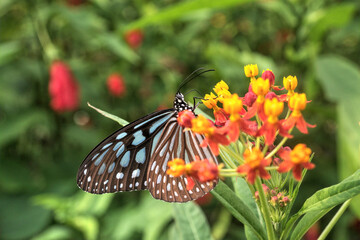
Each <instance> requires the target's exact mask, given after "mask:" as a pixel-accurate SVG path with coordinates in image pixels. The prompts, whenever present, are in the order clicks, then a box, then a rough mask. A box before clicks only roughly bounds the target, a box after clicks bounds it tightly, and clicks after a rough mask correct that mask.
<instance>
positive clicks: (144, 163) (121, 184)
mask: <svg viewBox="0 0 360 240" xmlns="http://www.w3.org/2000/svg"><path fill="white" fill-rule="evenodd" d="M175 115H176V112H175V111H174V110H173V109H168V110H163V111H158V112H155V113H152V114H149V115H147V116H145V117H143V118H140V119H138V120H136V121H134V122H132V123H130V124H128V125H126V126H125V127H123V128H121V129H119V130H118V131H116V132H115V133H113V134H112V135H110V136H109V137H108V138H106V139H105V140H104V141H102V142H101V143H100V144H99V145H98V146H96V147H95V148H94V149H93V150H92V151H91V152H90V153H89V155H88V156H87V157H86V158H85V160H84V161H83V163H82V164H81V166H80V168H79V171H78V174H77V184H78V186H79V187H80V188H81V189H83V190H84V191H86V192H90V193H94V194H102V193H111V192H119V191H134V190H143V189H147V185H148V184H147V179H146V175H147V169H148V166H149V162H150V158H151V156H152V152H153V150H154V149H155V146H156V145H157V143H158V141H159V140H160V136H161V134H162V132H163V129H164V126H165V125H166V124H167V122H168V121H169V119H170V118H172V117H173V116H175Z"/></svg>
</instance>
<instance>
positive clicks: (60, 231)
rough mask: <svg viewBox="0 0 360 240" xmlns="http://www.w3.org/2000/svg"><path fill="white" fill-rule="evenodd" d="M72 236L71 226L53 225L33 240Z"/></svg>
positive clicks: (54, 239)
mask: <svg viewBox="0 0 360 240" xmlns="http://www.w3.org/2000/svg"><path fill="white" fill-rule="evenodd" d="M72 238H73V231H72V230H71V229H70V228H68V227H65V226H61V225H53V226H51V227H49V228H47V229H46V230H45V231H43V232H42V233H40V234H39V235H37V236H35V237H33V238H32V240H58V239H72Z"/></svg>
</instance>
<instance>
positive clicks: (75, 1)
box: [66, 0, 86, 6]
mask: <svg viewBox="0 0 360 240" xmlns="http://www.w3.org/2000/svg"><path fill="white" fill-rule="evenodd" d="M66 2H67V4H68V5H69V6H79V5H81V4H83V3H85V2H86V0H67V1H66Z"/></svg>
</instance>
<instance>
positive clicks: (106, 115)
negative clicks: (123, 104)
mask: <svg viewBox="0 0 360 240" xmlns="http://www.w3.org/2000/svg"><path fill="white" fill-rule="evenodd" d="M88 106H89V107H91V108H93V109H95V110H96V111H97V112H98V113H100V114H102V115H104V116H105V117H107V118H110V119H111V120H113V121H115V122H118V123H119V124H120V125H121V126H125V125H127V124H129V122H128V121H126V120H124V119H122V118H119V117H118V116H115V115H113V114H110V113H108V112H105V111H103V110H101V109H99V108H96V107H94V106H92V105H91V104H90V103H88Z"/></svg>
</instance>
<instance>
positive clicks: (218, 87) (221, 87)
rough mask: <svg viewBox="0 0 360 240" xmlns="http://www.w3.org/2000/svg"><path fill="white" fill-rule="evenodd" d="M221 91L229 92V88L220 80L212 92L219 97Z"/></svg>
mask: <svg viewBox="0 0 360 240" xmlns="http://www.w3.org/2000/svg"><path fill="white" fill-rule="evenodd" d="M223 90H229V86H228V85H227V84H226V82H224V81H223V80H221V81H220V82H218V83H217V84H216V85H215V87H214V92H215V93H216V94H217V95H219V93H220V92H221V91H223Z"/></svg>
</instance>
